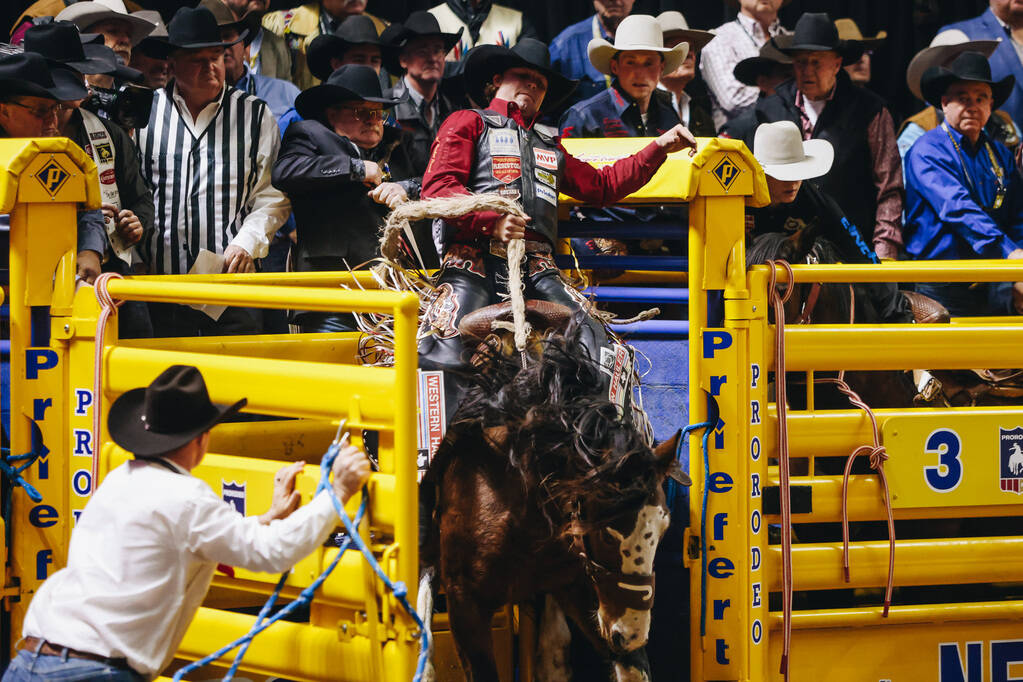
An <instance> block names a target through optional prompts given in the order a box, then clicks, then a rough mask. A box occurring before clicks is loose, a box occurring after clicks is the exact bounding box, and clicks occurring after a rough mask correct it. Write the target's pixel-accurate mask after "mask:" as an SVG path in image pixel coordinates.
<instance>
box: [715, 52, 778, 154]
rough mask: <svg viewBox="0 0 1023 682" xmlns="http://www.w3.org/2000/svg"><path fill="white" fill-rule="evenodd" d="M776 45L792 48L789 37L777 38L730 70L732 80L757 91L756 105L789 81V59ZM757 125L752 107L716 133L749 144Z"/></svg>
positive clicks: (755, 113) (755, 111)
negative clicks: (747, 141) (745, 141)
mask: <svg viewBox="0 0 1023 682" xmlns="http://www.w3.org/2000/svg"><path fill="white" fill-rule="evenodd" d="M775 44H777V45H778V46H779V47H783V48H785V47H788V46H789V45H791V44H792V36H791V35H780V36H778V37H777V38H775V39H774V40H769V41H767V42H766V43H764V45H763V46H762V47H761V48H760V54H759V55H758V56H756V57H747V58H746V59H743V60H742V61H741V62H739V63H738V64H736V65H735V69H733V70H732V74H733V75H734V76H735V80H737V81H739V82H740V83H744V84H745V85H749V86H750V87H754V88H756V89H757V91H758V93H759V94H758V95H757V102H759V101H760V100H761V99H763V98H764V97H767V96H769V95H773V94H774V91H775V89H776V88H777V87H778V86H779V85H781V84H782V83H784V82H785V81H787V80H790V79H791V78H792V58H791V57H789V56H788V55H787V54H785V53H784V52H782V51H781V50H779V49H778V48H777V47H775ZM758 125H760V122H759V121H757V108H756V106H752V107H750V108H748V109H746V110H745V111H743V112H742V113H741V114H739V115H738V116H736V117H735V118H733V119H732V120H730V121H729V122H728V123H726V124H725V126H724V127H723V128H722V129H721V130H720V131H719V133H720V135H721V136H722V137H730V138H733V139H736V140H751V139H753V132H754V131H755V130H756V128H757V126H758Z"/></svg>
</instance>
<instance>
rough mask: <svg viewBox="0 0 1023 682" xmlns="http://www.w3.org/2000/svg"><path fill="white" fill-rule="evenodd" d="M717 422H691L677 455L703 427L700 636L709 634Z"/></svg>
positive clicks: (681, 440)
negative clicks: (712, 444)
mask: <svg viewBox="0 0 1023 682" xmlns="http://www.w3.org/2000/svg"><path fill="white" fill-rule="evenodd" d="M714 424H715V422H711V421H706V422H700V423H699V424H690V425H689V426H687V427H685V428H684V429H682V435H681V436H680V437H679V439H678V448H677V450H676V451H675V456H676V457H679V456H680V455H681V454H682V446H683V444H684V443H685V442H686V439H687V438H688V437H689V434H690V433H692V432H693V431H696V430H697V429H703V505H702V509H701V511H700V561H701V564H702V567H703V573H702V575H701V577H700V636H701V637H703V636H704V635H706V634H707V492H708V489H709V487H710V486H709V485H708V484H709V482H710V454H709V441H710V432H711V431H712V430H713V428H712V427H713V426H714Z"/></svg>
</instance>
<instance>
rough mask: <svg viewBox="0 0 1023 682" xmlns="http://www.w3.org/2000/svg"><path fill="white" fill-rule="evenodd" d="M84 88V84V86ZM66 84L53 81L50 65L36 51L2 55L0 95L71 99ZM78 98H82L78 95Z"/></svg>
mask: <svg viewBox="0 0 1023 682" xmlns="http://www.w3.org/2000/svg"><path fill="white" fill-rule="evenodd" d="M82 89H83V90H84V89H85V88H84V85H83V86H82ZM69 94H73V93H69V92H66V86H65V85H64V84H57V83H54V81H53V76H52V74H51V70H50V65H49V64H48V63H47V61H46V59H45V58H44V57H43V56H42V55H39V54H36V53H35V52H21V53H18V54H9V55H4V56H2V57H0V96H4V97H9V96H12V95H13V96H18V95H21V96H29V97H42V98H44V99H55V100H61V101H66V100H71V99H76V98H75V97H68V95H69ZM77 99H81V97H78V98H77Z"/></svg>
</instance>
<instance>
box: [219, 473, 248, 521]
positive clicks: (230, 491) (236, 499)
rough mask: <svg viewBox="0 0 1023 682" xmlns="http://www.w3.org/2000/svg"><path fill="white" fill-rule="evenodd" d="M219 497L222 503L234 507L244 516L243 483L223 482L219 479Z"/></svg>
mask: <svg viewBox="0 0 1023 682" xmlns="http://www.w3.org/2000/svg"><path fill="white" fill-rule="evenodd" d="M220 496H221V497H222V498H223V500H224V502H227V503H228V504H230V505H231V506H232V507H234V508H235V509H236V510H237V511H238V513H239V514H241V515H242V516H245V482H244V481H243V482H241V483H238V482H236V481H225V480H224V479H220Z"/></svg>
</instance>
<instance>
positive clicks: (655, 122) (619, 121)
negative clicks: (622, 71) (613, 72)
mask: <svg viewBox="0 0 1023 682" xmlns="http://www.w3.org/2000/svg"><path fill="white" fill-rule="evenodd" d="M681 122H682V121H681V120H680V119H679V117H678V112H677V111H675V108H674V107H672V106H671V100H670V99H669V97H668V96H666V93H663V92H661V91H659V90H655V91H654V94H653V96H652V97H651V98H650V104H649V106H648V107H647V123H646V126H645V130H642V131H640V128H641V127H643V119H642V116H641V115H640V113H639V107H638V106H636V102H635V101H634V100H633V99H632V98H631V97H629V95H628V94H627V93H625V92H624V91H622V90H620V89H619V86H618V81H617V80H616V81H614V87H611V88H608V89H607V90H604V91H603V92H598V93H597V94H596V95H594V96H593V97H590V98H589V99H586V100H583V101H582V102H579V103H578V104H576V105H574V106H573V107H572V108H571V109H569V110H568V111H566V112H565V115H564V116H562V117H561V123H560V124H559V125H558V128H559V129H560V130H561V136H562V137H657V136H658V135H660V134H661V133H665V132H667V131H669V130H671V129H672V128H674V127H675V126H677V125H678V124H679V123H681Z"/></svg>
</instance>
